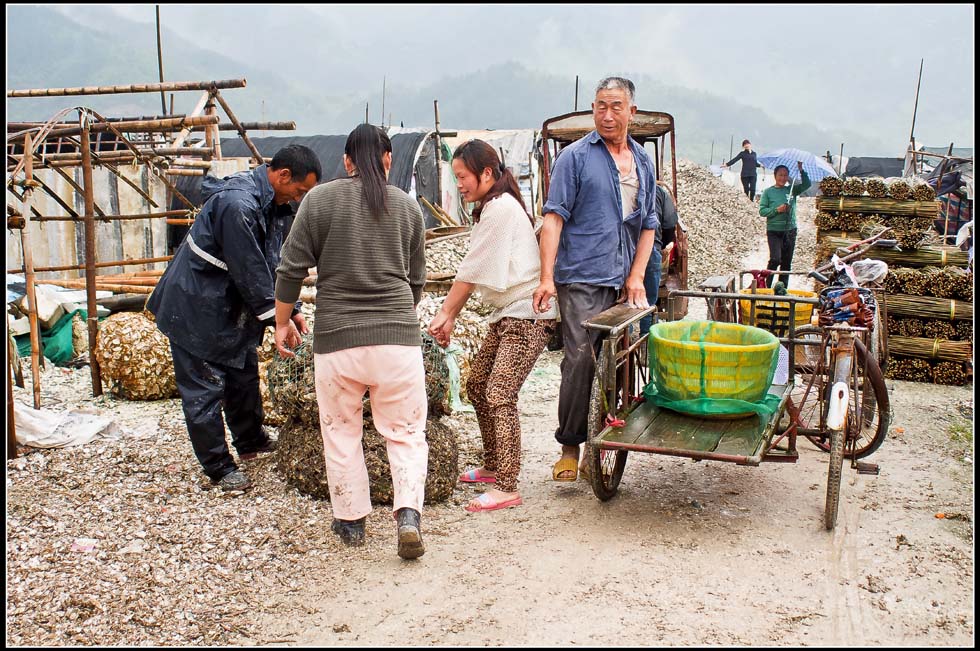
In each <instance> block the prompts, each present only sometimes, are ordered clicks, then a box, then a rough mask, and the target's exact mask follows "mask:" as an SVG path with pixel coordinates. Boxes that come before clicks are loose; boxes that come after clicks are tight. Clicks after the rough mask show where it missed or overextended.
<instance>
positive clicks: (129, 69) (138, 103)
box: [6, 5, 348, 133]
mask: <svg viewBox="0 0 980 651" xmlns="http://www.w3.org/2000/svg"><path fill="white" fill-rule="evenodd" d="M85 10H86V14H87V20H86V23H88V24H89V25H92V24H98V23H99V22H100V19H101V25H102V26H101V28H98V27H94V26H85V25H82V24H80V23H77V22H74V21H73V20H71V19H69V18H67V17H65V16H64V15H62V14H61V13H59V12H56V11H53V10H51V9H48V8H46V7H41V6H24V5H18V6H8V7H7V25H6V31H7V88H8V89H21V88H56V87H65V86H67V87H73V86H98V85H114V84H115V85H122V84H136V83H152V82H155V81H157V80H159V71H158V68H157V50H156V30H155V28H154V27H153V26H152V25H145V24H140V23H135V22H131V21H127V20H122V19H120V18H119V17H118V15H116V14H114V13H112V12H111V11H110V10H109V9H108V8H105V7H99V6H98V5H89V6H86V7H85ZM40 34H43V40H41V41H39V35H40ZM162 39H163V44H164V49H163V52H164V78H165V79H166V80H168V81H205V80H217V79H240V78H245V79H246V81H247V86H246V87H245V88H241V89H233V90H226V91H224V92H223V93H222V94H223V95H224V96H225V98H226V99H227V101H228V103H229V105H230V106H231V108H232V110H233V111H234V112H235V114H236V115H237V117H238V118H239V119H241V120H245V121H265V120H268V121H280V120H295V121H296V122H297V127H298V129H302V130H305V131H307V132H309V133H313V132H315V131H317V130H318V129H320V128H323V127H321V126H320V125H319V124H318V122H319V119H320V116H321V115H323V114H325V113H326V114H330V113H332V112H334V111H336V110H337V109H338V108H340V107H341V106H346V104H347V103H348V100H347V99H344V100H340V99H338V98H334V97H330V96H328V95H326V94H324V93H321V92H319V91H318V90H317V89H316V88H308V87H304V86H303V85H302V84H301V83H298V82H297V81H293V80H294V79H299V74H298V72H299V71H301V69H302V67H301V64H300V63H299V62H289V61H287V62H286V64H285V66H284V68H283V70H286V71H288V70H289V69H290V66H293V65H295V66H296V70H297V75H296V76H290V75H288V74H286V75H284V74H276V73H271V72H268V71H266V70H262V69H260V68H258V67H256V66H253V65H251V64H249V63H248V62H247V61H240V60H236V59H232V58H228V57H225V56H222V55H220V54H216V53H214V52H209V51H206V50H203V49H201V48H200V47H198V46H197V45H196V44H194V43H192V42H190V41H187V40H185V39H183V38H182V37H181V36H180V35H179V34H178V33H176V32H172V31H168V30H164V31H163V34H162ZM39 45H40V46H43V47H39ZM257 51H258V52H260V54H258V55H257V56H271V54H270V53H269V52H268V51H264V50H261V49H258V48H257ZM199 97H200V94H199V93H195V92H179V93H175V104H174V106H175V112H177V113H182V112H189V111H190V110H192V109H193V107H194V105H195V104H196V103H197V101H198V98H199ZM166 101H167V104H168V106H169V103H170V97H169V94H168V96H167V98H166ZM78 105H83V106H89V107H92V108H94V109H96V110H98V111H100V112H103V111H106V112H109V113H112V114H114V115H127V116H134V115H158V114H160V112H161V109H162V106H161V100H160V94H159V93H127V94H120V95H103V96H93V95H85V96H72V97H51V98H30V99H8V100H7V119H8V120H42V119H47V118H48V117H50V116H51V115H52V114H54V113H56V112H57V111H59V110H60V109H62V108H65V107H68V106H78ZM219 112H220V109H219Z"/></svg>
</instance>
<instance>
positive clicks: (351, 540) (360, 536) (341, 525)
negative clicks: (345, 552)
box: [330, 518, 365, 547]
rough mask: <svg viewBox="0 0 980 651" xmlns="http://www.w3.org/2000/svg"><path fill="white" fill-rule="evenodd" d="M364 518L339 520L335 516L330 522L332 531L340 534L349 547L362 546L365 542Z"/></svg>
mask: <svg viewBox="0 0 980 651" xmlns="http://www.w3.org/2000/svg"><path fill="white" fill-rule="evenodd" d="M364 520H365V518H361V519H360V520H338V519H337V518H334V520H333V522H332V523H331V524H330V531H333V532H334V533H335V534H337V535H338V536H340V539H341V540H342V541H343V543H344V544H345V545H347V546H348V547H360V546H361V545H363V544H364Z"/></svg>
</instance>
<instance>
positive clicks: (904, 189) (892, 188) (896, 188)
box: [888, 179, 912, 201]
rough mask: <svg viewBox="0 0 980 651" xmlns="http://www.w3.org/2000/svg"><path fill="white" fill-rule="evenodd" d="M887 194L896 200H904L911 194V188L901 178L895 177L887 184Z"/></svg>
mask: <svg viewBox="0 0 980 651" xmlns="http://www.w3.org/2000/svg"><path fill="white" fill-rule="evenodd" d="M888 196H889V197H891V198H892V199H895V200H896V201H905V200H907V199H908V198H909V197H911V196H912V188H911V187H909V184H908V183H907V182H905V181H902V180H901V179H896V180H894V181H892V182H891V183H889V184H888Z"/></svg>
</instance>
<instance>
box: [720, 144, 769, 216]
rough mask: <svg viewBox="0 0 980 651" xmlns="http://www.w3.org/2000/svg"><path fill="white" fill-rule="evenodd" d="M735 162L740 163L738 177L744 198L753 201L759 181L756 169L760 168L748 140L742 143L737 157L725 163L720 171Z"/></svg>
mask: <svg viewBox="0 0 980 651" xmlns="http://www.w3.org/2000/svg"><path fill="white" fill-rule="evenodd" d="M737 161H742V172H741V174H740V176H741V178H742V189H743V190H744V191H745V196H747V197H748V198H749V201H755V184H756V182H757V181H758V179H759V177H758V174H757V173H756V168H757V167H761V166H760V165H759V162H758V156H757V154H756V153H755V152H754V151H752V143H751V142H749V141H748V139H746V140H743V141H742V151H740V152H738V156H736V157H735V158H733V159H731V160H730V161H728V162H727V163H723V164H722V166H721V167H722V169H728V168H729V167H731V166H732V165H734V164H735V163H736V162H737Z"/></svg>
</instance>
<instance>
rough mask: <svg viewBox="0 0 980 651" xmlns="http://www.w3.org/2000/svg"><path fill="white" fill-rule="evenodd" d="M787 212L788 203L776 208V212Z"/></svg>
mask: <svg viewBox="0 0 980 651" xmlns="http://www.w3.org/2000/svg"><path fill="white" fill-rule="evenodd" d="M787 210H789V204H788V203H784V204H782V205H781V206H779V207H778V208H776V212H786V211H787Z"/></svg>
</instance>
